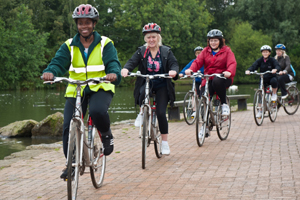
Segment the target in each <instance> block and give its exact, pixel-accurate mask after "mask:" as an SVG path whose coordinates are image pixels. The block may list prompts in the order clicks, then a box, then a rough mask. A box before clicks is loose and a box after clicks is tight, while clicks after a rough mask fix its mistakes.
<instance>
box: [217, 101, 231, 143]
mask: <svg viewBox="0 0 300 200" xmlns="http://www.w3.org/2000/svg"><path fill="white" fill-rule="evenodd" d="M226 102H227V105H228V106H229V110H230V101H229V99H228V97H226ZM216 114H217V121H216V123H217V133H218V136H219V139H220V140H226V139H227V137H228V135H229V131H230V126H231V111H230V112H229V115H228V116H223V115H222V105H221V101H220V100H218V110H217V113H216Z"/></svg>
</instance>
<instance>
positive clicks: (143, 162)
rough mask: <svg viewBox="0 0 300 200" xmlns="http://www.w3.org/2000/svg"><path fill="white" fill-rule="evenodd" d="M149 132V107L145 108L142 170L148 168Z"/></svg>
mask: <svg viewBox="0 0 300 200" xmlns="http://www.w3.org/2000/svg"><path fill="white" fill-rule="evenodd" d="M148 131H149V112H148V107H147V106H144V111H143V132H142V168H143V169H145V167H146V151H147V146H148Z"/></svg>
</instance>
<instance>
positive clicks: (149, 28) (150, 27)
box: [143, 23, 161, 34]
mask: <svg viewBox="0 0 300 200" xmlns="http://www.w3.org/2000/svg"><path fill="white" fill-rule="evenodd" d="M151 32H156V33H160V32H161V28H160V26H159V25H158V24H156V23H148V24H146V25H145V26H144V27H143V33H144V34H146V33H151Z"/></svg>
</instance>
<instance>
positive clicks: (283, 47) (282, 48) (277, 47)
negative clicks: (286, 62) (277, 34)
mask: <svg viewBox="0 0 300 200" xmlns="http://www.w3.org/2000/svg"><path fill="white" fill-rule="evenodd" d="M275 49H281V50H286V47H285V46H284V44H277V45H276V46H275Z"/></svg>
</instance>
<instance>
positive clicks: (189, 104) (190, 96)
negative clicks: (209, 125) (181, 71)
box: [183, 91, 198, 125]
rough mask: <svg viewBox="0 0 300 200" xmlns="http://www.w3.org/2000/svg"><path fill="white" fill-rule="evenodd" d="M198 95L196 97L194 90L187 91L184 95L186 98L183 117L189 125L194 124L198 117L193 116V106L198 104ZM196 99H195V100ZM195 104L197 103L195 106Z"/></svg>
mask: <svg viewBox="0 0 300 200" xmlns="http://www.w3.org/2000/svg"><path fill="white" fill-rule="evenodd" d="M197 98H198V97H197V95H196V97H194V92H192V91H189V92H187V93H186V95H185V97H184V100H183V117H184V120H185V122H186V123H187V124H188V125H192V124H193V123H194V122H195V120H196V118H195V117H193V116H192V114H193V112H194V111H193V107H194V106H197V103H196V102H197ZM193 100H194V101H193ZM193 104H195V105H194V106H193Z"/></svg>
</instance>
